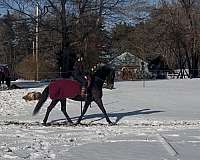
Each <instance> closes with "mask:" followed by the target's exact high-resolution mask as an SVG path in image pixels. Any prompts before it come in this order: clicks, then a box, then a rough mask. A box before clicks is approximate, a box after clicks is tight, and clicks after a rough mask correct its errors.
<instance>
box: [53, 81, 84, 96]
mask: <svg viewBox="0 0 200 160" xmlns="http://www.w3.org/2000/svg"><path fill="white" fill-rule="evenodd" d="M80 89H81V86H80V83H79V82H77V81H75V80H71V79H59V80H55V81H52V82H51V83H50V84H49V95H50V98H51V99H63V98H73V97H75V96H77V95H79V94H80Z"/></svg>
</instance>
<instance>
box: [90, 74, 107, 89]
mask: <svg viewBox="0 0 200 160" xmlns="http://www.w3.org/2000/svg"><path fill="white" fill-rule="evenodd" d="M93 78H94V84H95V85H96V86H97V87H99V88H102V87H103V84H104V81H105V78H100V77H98V76H94V77H93Z"/></svg>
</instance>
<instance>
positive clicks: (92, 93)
mask: <svg viewBox="0 0 200 160" xmlns="http://www.w3.org/2000/svg"><path fill="white" fill-rule="evenodd" d="M114 73H115V72H114V69H113V68H112V67H110V66H108V65H104V66H101V67H99V68H98V69H97V70H96V72H95V73H94V74H93V75H91V83H90V86H89V87H88V89H87V97H81V96H80V94H79V95H76V96H75V97H71V98H70V99H72V100H75V101H85V104H84V108H83V111H82V113H81V115H80V117H79V118H78V121H77V122H76V124H79V123H80V122H81V120H82V118H83V116H84V114H85V113H86V111H87V109H88V107H89V105H90V104H91V102H93V101H94V102H95V103H96V104H97V105H98V107H99V108H100V109H101V111H102V112H103V113H104V115H105V118H106V120H107V122H108V123H109V124H112V122H111V121H110V119H109V117H108V115H107V113H106V110H105V108H104V106H103V102H102V96H103V93H102V88H103V84H104V81H105V80H106V81H107V83H108V84H111V85H112V86H113V85H114ZM79 93H80V92H79ZM49 94H50V93H49V85H48V86H47V87H46V88H45V89H44V91H43V92H42V96H41V98H40V100H39V101H38V103H37V105H36V107H35V109H34V111H33V115H35V114H37V113H38V112H39V110H40V108H41V107H42V105H43V104H44V102H45V101H46V100H47V98H48V96H49ZM66 98H68V97H66ZM66 98H62V99H52V102H51V104H50V105H49V106H48V108H47V111H46V115H45V118H44V120H43V124H44V125H46V122H47V119H48V116H49V113H50V112H51V110H52V109H53V108H54V106H55V105H56V104H57V103H58V102H59V101H60V102H61V111H62V112H63V114H64V115H65V117H66V118H67V120H68V122H69V123H71V124H73V122H72V120H71V118H70V117H69V116H68V114H67V112H66Z"/></svg>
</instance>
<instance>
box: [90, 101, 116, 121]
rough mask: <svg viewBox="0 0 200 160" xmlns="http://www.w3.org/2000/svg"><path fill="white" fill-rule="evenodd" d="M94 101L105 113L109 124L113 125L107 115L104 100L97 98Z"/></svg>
mask: <svg viewBox="0 0 200 160" xmlns="http://www.w3.org/2000/svg"><path fill="white" fill-rule="evenodd" d="M94 101H95V102H96V104H97V105H98V106H99V108H100V109H101V111H102V112H103V113H104V115H105V118H106V121H107V122H108V123H109V124H112V122H111V120H110V119H109V117H108V115H107V113H106V110H105V108H104V106H103V102H102V99H101V98H95V99H94Z"/></svg>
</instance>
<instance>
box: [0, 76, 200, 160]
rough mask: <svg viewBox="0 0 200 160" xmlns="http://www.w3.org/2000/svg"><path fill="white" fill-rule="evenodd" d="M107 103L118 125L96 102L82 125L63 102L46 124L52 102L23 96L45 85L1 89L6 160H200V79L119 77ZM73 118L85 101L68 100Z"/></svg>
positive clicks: (0, 153) (2, 158)
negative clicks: (36, 108) (37, 106)
mask: <svg viewBox="0 0 200 160" xmlns="http://www.w3.org/2000/svg"><path fill="white" fill-rule="evenodd" d="M115 87H116V89H114V90H107V89H104V97H103V102H104V105H105V108H106V110H107V112H108V113H109V117H110V118H111V120H112V121H113V122H116V123H117V125H114V126H108V125H107V123H106V121H105V119H104V118H103V117H102V113H101V111H100V110H99V109H98V107H97V106H96V105H95V104H92V106H91V108H89V109H88V112H87V113H86V116H85V118H84V120H83V121H82V123H83V124H84V125H80V126H67V125H65V124H64V122H65V119H64V116H63V114H62V112H61V111H60V105H57V107H56V108H54V110H53V111H52V112H51V114H50V117H49V121H50V122H51V123H52V125H51V126H48V127H45V126H42V125H41V122H42V120H43V118H44V115H45V112H46V107H47V106H48V105H49V103H50V99H48V100H47V102H46V103H45V104H44V106H43V108H42V109H41V111H40V112H39V114H38V115H36V116H34V117H33V116H32V111H33V108H34V106H35V104H36V103H37V101H31V102H25V101H24V100H23V99H22V96H23V95H25V94H26V93H28V92H30V91H42V90H43V89H44V86H43V87H41V86H40V87H37V88H26V89H16V90H7V91H0V160H10V159H14V160H23V159H30V160H43V159H56V160H199V159H200V152H199V151H200V79H188V80H186V79H184V80H162V81H147V82H145V88H144V87H143V82H142V81H141V82H139V81H128V82H116V83H115ZM67 112H68V114H69V115H70V117H72V119H73V121H74V122H75V121H76V120H77V116H79V115H80V103H79V102H74V101H71V100H68V104H67Z"/></svg>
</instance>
